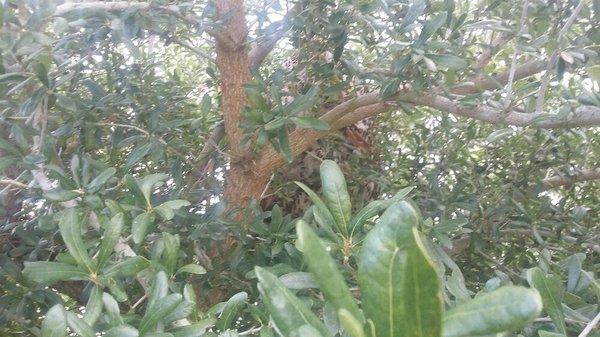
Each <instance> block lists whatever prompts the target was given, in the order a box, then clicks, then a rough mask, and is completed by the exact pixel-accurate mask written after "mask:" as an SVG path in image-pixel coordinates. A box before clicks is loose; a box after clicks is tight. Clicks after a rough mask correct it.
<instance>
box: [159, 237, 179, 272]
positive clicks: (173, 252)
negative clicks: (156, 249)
mask: <svg viewBox="0 0 600 337" xmlns="http://www.w3.org/2000/svg"><path fill="white" fill-rule="evenodd" d="M163 241H164V243H165V252H164V258H165V267H167V270H168V271H169V273H170V274H171V275H173V273H174V272H175V267H176V265H177V255H178V254H179V234H176V235H173V234H170V233H167V232H163Z"/></svg>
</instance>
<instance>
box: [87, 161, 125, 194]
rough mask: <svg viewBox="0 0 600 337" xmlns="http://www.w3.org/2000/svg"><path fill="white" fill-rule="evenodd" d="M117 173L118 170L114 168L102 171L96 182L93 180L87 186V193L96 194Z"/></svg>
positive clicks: (95, 179)
mask: <svg viewBox="0 0 600 337" xmlns="http://www.w3.org/2000/svg"><path fill="white" fill-rule="evenodd" d="M115 173H117V170H116V169H115V168H113V167H109V168H107V169H106V170H104V171H102V172H101V173H100V174H99V175H98V176H97V177H96V178H94V180H92V181H91V182H90V183H89V184H88V185H87V186H86V188H85V189H86V191H87V192H89V193H96V192H98V191H99V190H100V188H101V187H102V186H104V184H105V183H106V182H107V181H108V179H110V178H112V176H114V175H115Z"/></svg>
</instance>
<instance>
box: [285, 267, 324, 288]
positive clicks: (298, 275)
mask: <svg viewBox="0 0 600 337" xmlns="http://www.w3.org/2000/svg"><path fill="white" fill-rule="evenodd" d="M279 280H280V281H281V283H283V284H284V285H285V287H286V288H288V289H296V290H297V289H310V288H319V285H318V284H317V283H316V282H315V278H314V277H313V276H312V274H311V273H304V272H300V271H297V272H292V273H287V274H283V275H281V276H279Z"/></svg>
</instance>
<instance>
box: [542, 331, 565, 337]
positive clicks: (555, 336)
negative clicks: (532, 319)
mask: <svg viewBox="0 0 600 337" xmlns="http://www.w3.org/2000/svg"><path fill="white" fill-rule="evenodd" d="M538 335H539V336H540V337H567V336H566V335H563V334H561V333H556V332H550V331H544V330H538Z"/></svg>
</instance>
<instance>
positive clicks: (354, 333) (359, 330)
mask: <svg viewBox="0 0 600 337" xmlns="http://www.w3.org/2000/svg"><path fill="white" fill-rule="evenodd" d="M338 316H339V317H340V323H341V325H342V327H344V330H345V331H346V332H348V333H349V334H350V336H351V337H366V335H365V331H364V329H363V325H362V324H361V323H360V322H359V321H358V319H357V318H356V317H354V315H352V314H351V313H350V312H349V311H348V310H346V309H340V310H339V311H338Z"/></svg>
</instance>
